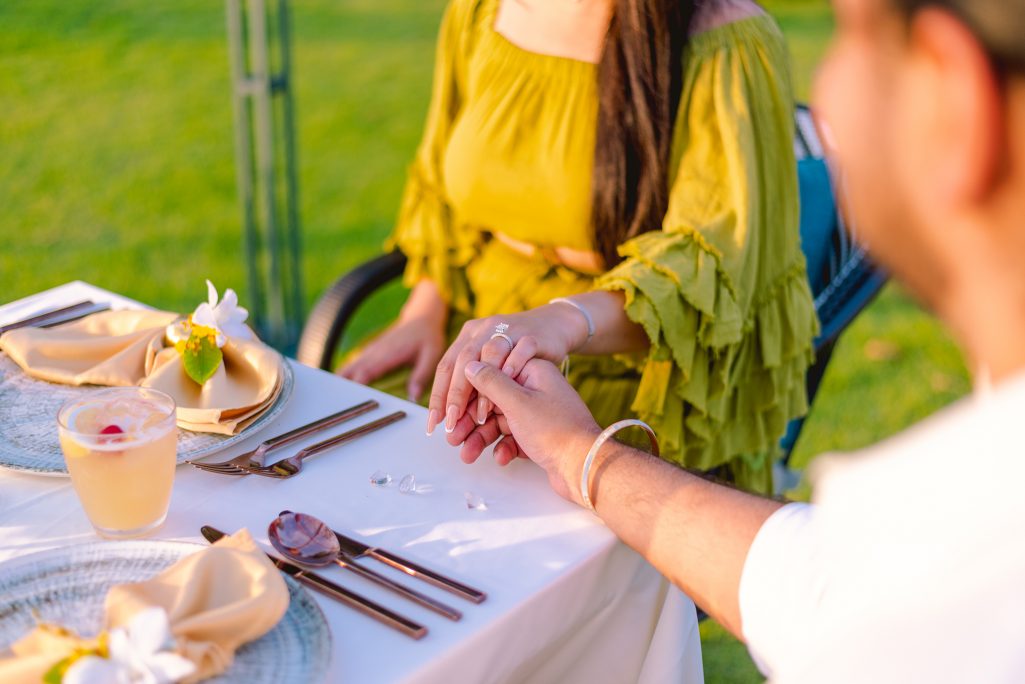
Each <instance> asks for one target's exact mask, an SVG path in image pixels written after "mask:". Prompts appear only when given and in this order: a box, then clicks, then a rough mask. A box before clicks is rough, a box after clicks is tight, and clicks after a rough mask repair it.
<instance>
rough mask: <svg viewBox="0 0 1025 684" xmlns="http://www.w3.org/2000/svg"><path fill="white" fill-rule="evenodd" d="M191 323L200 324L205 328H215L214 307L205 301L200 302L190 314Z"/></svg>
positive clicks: (215, 316)
mask: <svg viewBox="0 0 1025 684" xmlns="http://www.w3.org/2000/svg"><path fill="white" fill-rule="evenodd" d="M192 323H193V325H202V326H204V327H207V328H214V329H216V328H217V315H216V314H215V313H214V309H213V307H212V306H210V305H209V304H207V303H205V302H204V303H203V304H200V305H199V306H197V307H196V311H195V312H194V313H193V314H192Z"/></svg>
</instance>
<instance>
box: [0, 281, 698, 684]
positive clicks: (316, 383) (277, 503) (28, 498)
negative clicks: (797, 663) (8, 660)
mask: <svg viewBox="0 0 1025 684" xmlns="http://www.w3.org/2000/svg"><path fill="white" fill-rule="evenodd" d="M85 299H89V300H92V301H94V302H101V303H107V304H109V305H110V306H111V308H113V309H115V310H117V309H129V308H139V307H143V306H145V305H144V304H142V303H140V302H138V301H134V300H132V299H129V298H128V297H125V296H121V295H119V294H116V293H113V292H110V291H108V290H104V289H101V288H98V287H95V286H93V285H90V284H88V283H84V282H81V281H74V282H70V283H66V284H64V285H60V286H58V287H55V288H53V289H50V290H47V291H45V292H40V293H38V294H34V295H31V296H28V297H25V298H23V299H19V300H17V301H14V302H10V303H8V304H6V305H3V306H0V326H2V325H4V324H5V323H9V322H12V321H15V320H21V319H24V318H26V317H28V316H30V315H32V314H34V313H38V312H40V311H45V310H47V309H53V308H56V307H59V306H66V305H68V304H71V303H73V302H77V301H81V300H85ZM287 363H288V364H290V366H291V369H292V371H293V377H294V389H293V391H292V393H291V396H290V397H289V398H288V400H287V403H286V404H285V406H284V408H283V410H281V411H280V413H279V414H278V415H277V416H276V417H275V418H274V419H273V421H271V422H270V424H269V425H265V426H263V427H261V429H260V430H259V431H257V432H255V433H254V434H252V435H250V436H248V437H246V438H245V439H243V440H241V441H238V442H236V443H234V444H231V445H230V446H228V447H226V448H225V449H224V450H223V451H220V452H217V453H214V454H211V455H209V456H207V457H205V459H204V460H207V461H211V462H216V461H221V460H225V459H228V458H231V457H234V456H236V455H239V454H242V453H244V452H246V451H249V450H251V449H253V448H254V447H255V446H256V445H257V444H259V443H260V442H261V441H263V440H264V439H266V438H268V437H271V436H274V435H275V434H279V433H282V432H285V431H287V430H290V429H292V428H295V427H298V426H301V425H304V424H306V423H309V422H310V421H312V420H314V419H316V418H319V417H322V416H326V415H328V414H331V413H334V412H336V411H339V410H341V409H343V408H345V407H348V406H352V405H354V404H357V403H359V402H362V401H366V400H368V399H374V400H376V401H377V402H379V404H380V408H379V409H378V410H377V411H375V412H374V413H370V414H367V415H366V416H364V418H365V419H367V420H369V419H371V418H374V417H379V416H383V415H385V414H386V413H391V412H394V411H399V410H401V411H405V412H406V413H407V414H408V415H407V417H406V418H405V419H403V420H400V421H398V422H397V423H395V424H393V425H390V426H388V427H387V428H383V429H380V430H377V431H375V432H373V433H371V434H368V435H366V436H363V437H361V438H360V439H358V440H355V441H352V442H350V443H347V444H344V445H341V446H339V447H337V448H335V449H332V450H330V451H327V452H325V453H322V454H319V455H317V456H314V457H311V458H310V459H309V460H308V461H307V462H306V463H305V465H304V468H303V470H302V472H301V473H300V474H299V475H297V476H296V477H292V478H289V479H281V480H278V479H271V478H265V477H257V476H245V477H237V476H228V475H222V474H216V473H210V472H204V471H201V470H199V469H197V468H194V467H192V466H190V465H188V464H182V465H179V466H178V468H177V470H176V473H175V479H174V486H173V493H172V498H171V504H170V509H169V512H168V515H167V519H166V521H165V522H164V524H163V525H162V526H161V527H160V528H159V529H157V530H156V531H154V532H152V533H151V534H150V535H149V538H150V539H155V540H173V541H185V542H194V543H205V542H204V539H203V536H202V535H201V534H200V528H201V527H202V526H204V525H211V526H214V527H216V528H218V529H221V530H225V531H227V532H234V531H236V530H240V529H242V528H246V529H248V530H249V531H250V533H251V534H252V536H253V538H254V539H255V540H256V541H257V543H258V544H259V545H261V546H262V547H263V548H264V549H265V550H267V551H269V552H273V549H272V547H271V545H270V543H269V541H268V525H269V524H270V522H271V521H272V520H273V519H274V518H275V517H276V516H278V514H279V512H281V511H282V510H286V509H287V510H292V511H297V512H303V513H307V514H312V515H314V516H316V517H317V518H320V519H321V520H323V521H325V522H327V523H328V524H330V525H331V526H332V527H334V528H336V529H339V530H345V531H347V533H348V534H351V535H352V536H355V537H357V538H359V539H362V540H364V541H367V542H369V543H370V544H371V545H373V546H376V547H380V548H384V549H388V550H389V551H392V552H394V553H396V554H400V555H402V556H404V557H406V558H408V559H410V560H413V561H414V562H416V563H419V564H422V565H424V566H426V567H428V568H431V569H434V570H436V571H438V572H441V573H443V574H445V575H447V576H450V577H452V578H455V579H457V580H458V581H460V582H463V583H465V584H468V585H471V586H473V587H476V588H478V589H480V590H482V591H484V592H485V593H486V594H487V598H486V600H484V601H483V602H481V603H479V604H475V603H471V602H469V601H464V600H461V599H460V598H459V597H456V596H453V595H452V594H450V593H446V592H443V591H441V590H440V589H437V588H436V587H433V586H431V585H427V584H424V583H420V582H417V581H416V580H414V579H411V578H410V577H408V576H407V575H405V574H403V573H401V572H399V571H398V570H394V569H392V568H389V567H387V566H385V565H383V564H381V563H376V562H374V561H368V564H373V565H374V569H376V570H378V571H380V572H381V573H382V574H385V575H388V576H389V577H391V578H393V579H396V580H401V581H403V582H404V583H407V584H409V583H411V582H412V583H415V584H417V585H418V586H417V588H418V589H419V590H421V591H422V592H423V593H425V594H428V595H430V596H432V597H434V598H437V599H439V600H444V601H445V602H447V603H449V604H450V605H453V606H456V607H458V608H459V609H460V611H461V612H462V614H463V616H462V619H460V620H458V621H453V620H447V619H444V618H443V617H440V616H439V615H437V614H436V613H433V612H430V611H428V610H426V609H425V608H422V607H421V606H419V605H416V604H414V603H412V602H409V601H406V600H404V599H403V598H402V597H400V596H397V595H395V594H394V593H391V592H388V591H386V590H385V589H384V588H382V587H379V586H377V585H376V584H372V583H370V582H368V581H366V580H364V579H363V578H361V577H359V576H356V575H354V574H352V573H345V572H343V571H342V570H341V569H340V568H338V567H331V568H319V569H318V570H317V572H319V573H321V574H322V575H324V576H325V577H328V578H330V579H332V580H333V581H335V582H337V583H338V584H341V585H343V586H345V587H346V588H348V589H350V590H352V591H354V592H358V593H360V594H362V595H364V596H366V597H368V598H370V599H372V600H373V601H377V602H379V603H381V604H383V605H385V606H387V607H389V608H391V609H392V610H395V611H396V612H399V613H402V614H403V615H406V616H408V617H410V618H413V619H415V620H416V621H417V622H420V623H422V624H423V625H425V626H427V627H428V633H427V635H426V636H425V637H424V638H422V639H420V640H413V639H410V638H409V637H408V636H406V635H404V634H401V633H399V632H397V631H395V630H393V629H390V628H389V627H387V626H385V625H383V624H381V623H379V622H376V621H374V620H372V619H370V618H368V617H367V616H366V615H363V614H361V613H359V612H357V611H355V610H353V609H352V608H350V607H349V606H347V605H343V604H342V603H339V602H337V601H334V600H332V599H331V598H329V597H327V596H324V595H321V594H317V593H314V594H313V597H314V599H315V601H316V603H317V605H319V607H320V609H321V610H322V611H323V614H324V616H325V618H326V621H327V624H328V626H329V629H330V633H331V659H330V665H329V666H328V670H327V678H326V681H329V682H360V683H369V682H428V683H429V682H439V683H440V682H446V683H449V682H562V683H572V682H589V683H596V682H597V683H604V682H652V683H655V682H658V683H664V682H683V683H686V684H692V683H698V682H701V681H703V671H702V664H701V644H700V638H699V631H698V620H697V615H696V610H695V606H694V603H693V602H692V601H691V600H690V599H689V598H688V597H687V596H686V595H685V594H684V593H683V592H681V591H680V590H679V589H678V588H676V587H675V586H673V585H672V584H671V583H670V582H668V581H667V580H666V579H665V577H663V576H662V575H661V574H660V573H659V572H658V571H657V570H656V569H655V568H654V567H653V566H652V565H651V564H649V563H648V562H647V561H646V560H645V559H644V558H643V557H642V556H641V555H640V554H638V553H637V552H636V551H634V550H633V549H630V548H629V547H627V546H626V545H624V544H623V543H622V542H620V541H619V540H618V539H617V538H616V536H615V535H614V534H613V533H612V532H611V531H610V530H609V529H607V528H606V527H605V526H604V525H603V523H602V522H601V520H600V519H599V518H598V517H596V516H595V515H594V514H592V513H590V512H588V511H586V510H583V509H582V508H580V507H578V506H576V505H574V504H572V503H570V502H568V501H565V500H564V499H562V498H560V497H559V496H558V495H556V494H555V493H554V492H553V491H552V490H551V488H550V487H549V484H548V481H547V477H546V475H545V473H544V472H543V471H542V470H541V469H540V468H538V467H537V466H535V465H534V464H533V463H531V462H530V461H528V460H525V459H518V460H516V461H514V462H513V463H511V464H509V465H508V466H506V467H500V466H498V465H497V464H496V463H495V461H494V460H493V459H492V458H491V456H490V451H489V452H486V453H485V454H484V455H483V456H482V457H481V458H480V459H479V460H478V461H477V462H476V463H474V464H472V465H467V464H464V463H463V462H462V461H461V460H460V459H459V455H458V449H457V448H456V447H453V446H451V445H449V444H448V443H447V442H446V440H445V433H444V431H443V430H437V431H435V433H434V434H433V436H427V435H426V432H425V426H426V422H427V417H426V411H425V409H423V408H422V407H421V406H419V405H417V404H414V403H411V402H409V401H406V400H403V399H400V398H397V397H394V396H390V395H388V394H385V393H382V392H379V391H377V390H375V389H372V388H369V387H366V386H363V385H359V384H356V383H354V382H350V381H348V380H345V379H343V378H341V377H339V376H337V375H334V374H332V373H329V372H326V371H323V370H320V369H316V368H311V367H308V366H304V365H302V364H300V363H298V362H297V361H294V360H292V359H288V360H287ZM0 382H2V380H0ZM53 423H54V430H56V429H57V426H56V417H54V421H53ZM11 427H12V426H9V425H3V424H0V440H4V439H6V438H5V436H4V433H5V431H7V430H8V429H10V428H11ZM343 427H344V426H343ZM322 437H323V435H312V436H310V437H308V438H306V441H305V442H300V443H298V444H297V445H296V450H298V448H300V447H302V446H303V444H308V443H311V442H313V441H316V440H318V439H320V438H322ZM291 453H294V451H293V452H291ZM271 460H273V459H271ZM374 474H377V476H378V481H377V483H376V484H375V483H373V482H371V479H372V478H371V476H372V475H374ZM385 475H387V476H388V478H390V480H391V482H390V483H388V484H386V486H381V485H382V480H385V479H386V478H385V477H384V476H385ZM409 475H412V476H413V478H412V480H407V483H408V482H411V481H415V487H413V488H412V490H411V491H403V490H409V487H404V488H400V487H398V486H397V485H398V483H399V482H400V481H401V480H402V479H403V478H406V477H407V476H409ZM96 541H99V537H98V536H97V534H96V532H94V530H93V528H92V527H91V526H90V524H89V521H88V519H87V518H86V516H85V514H84V512H83V510H82V508H81V505H80V504H79V501H78V499H77V498H76V495H75V492H74V490H73V488H72V485H71V481H70V480H69V479H68V478H67V477H59V476H41V475H38V474H33V473H24V472H19V471H17V470H13V469H9V468H0V577H2V576H3V572H4V562H5V561H9V560H11V559H14V558H17V557H20V556H24V555H26V554H31V553H34V552H38V551H43V550H48V549H55V548H58V547H66V546H70V545H74V544H81V543H86V542H96ZM109 543H118V542H109ZM694 562H702V561H701V559H695V561H694ZM2 601H3V599H2V597H0V603H2ZM2 619H3V617H2V616H0V621H2Z"/></svg>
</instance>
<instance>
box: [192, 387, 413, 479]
mask: <svg viewBox="0 0 1025 684" xmlns="http://www.w3.org/2000/svg"><path fill="white" fill-rule="evenodd" d="M378 406H379V404H378V403H377V402H376V401H374V400H373V399H371V400H370V401H364V402H363V403H361V404H356V405H355V406H350V407H349V408H347V409H343V410H341V411H339V412H338V413H332V414H331V415H330V416H325V417H324V418H320V419H318V420H315V421H313V422H311V423H307V424H306V425H301V426H299V427H297V428H295V429H294V430H290V431H288V432H286V433H284V434H281V435H278V436H277V437H272V438H271V439H268V440H266V441H264V442H263V443H262V444H260V445H259V446H258V447H256V448H255V449H253V450H252V451H248V452H246V453H244V454H241V455H240V456H236V457H235V458H232V459H229V460H227V461H222V462H220V463H203V462H201V461H186V463H189V464H191V465H193V466H195V467H196V468H199V469H200V470H203V471H206V472H208V473H219V474H221V475H236V476H240V475H262V476H263V477H271V478H275V479H278V480H287V479H288V478H290V477H294V476H296V475H298V474H299V473H300V472H302V468H303V461H304V459H306V458H308V457H310V456H313V455H315V454H319V453H321V452H323V451H327V450H329V449H333V448H335V447H336V446H340V445H342V444H345V443H346V442H351V441H352V440H354V439H358V438H359V437H362V436H363V435H367V434H370V433H371V432H374V431H375V430H380V429H381V428H383V427H386V426H388V425H391V424H392V423H395V422H397V421H399V420H402V419H403V418H405V417H406V412H405V411H396V412H395V413H389V414H388V415H387V416H384V417H383V418H378V419H377V420H374V421H371V422H369V423H366V424H365V425H361V426H359V427H357V428H354V429H352V430H349V431H347V432H343V433H341V434H339V435H335V436H334V437H329V438H328V439H325V440H322V441H320V442H317V443H316V444H311V445H309V446H307V447H304V448H303V449H301V450H300V451H299V452H297V453H295V454H293V455H292V456H289V457H288V458H284V459H281V460H280V461H277V462H275V463H272V464H270V465H267V466H265V465H264V458H265V457H266V456H267V454H269V453H271V452H273V451H276V450H278V449H281V448H283V447H286V446H288V445H289V444H292V443H294V442H297V441H298V440H300V439H302V438H303V437H307V436H309V435H312V434H314V433H316V432H319V431H321V430H326V429H327V428H329V427H333V426H335V425H338V424H339V423H344V422H345V421H347V420H351V419H353V418H356V417H358V416H361V415H363V414H364V413H368V412H370V411H373V410H374V409H376V408H378Z"/></svg>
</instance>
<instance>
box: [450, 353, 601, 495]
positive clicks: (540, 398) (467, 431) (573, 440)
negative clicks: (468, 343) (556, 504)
mask: <svg viewBox="0 0 1025 684" xmlns="http://www.w3.org/2000/svg"><path fill="white" fill-rule="evenodd" d="M464 377H465V379H466V380H467V381H468V382H469V383H470V384H471V386H472V387H473V388H475V389H476V390H477V392H478V393H479V394H480V395H486V396H488V397H490V399H491V400H492V401H494V403H495V414H494V415H492V416H490V417H488V419H487V420H486V421H485V423H484V424H483V425H479V424H477V422H476V421H474V420H473V419H472V418H471V416H470V415H469V414H466V415H463V416H462V417H461V418H460V419H459V420H458V421H457V423H456V425H455V427H454V429H453V431H452V433H451V434H450V435H449V441H450V442H452V443H462V445H463V446H462V450H461V452H460V457H461V458H462V460H463V461H464V462H466V463H473V462H474V461H476V460H477V458H478V457H479V456H480V454H481V452H482V451H484V449H485V448H486V447H487V446H488V445H489V444H492V443H494V442H496V441H497V442H498V443H497V444H496V445H495V452H494V453H495V459H496V460H497V461H498V463H499V464H500V465H506V464H507V463H509V462H510V461H511V460H513V459H514V458H516V457H525V458H529V459H530V460H532V461H534V462H535V463H537V464H538V465H539V466H541V467H542V468H544V470H545V472H546V473H548V480H549V482H550V483H551V485H552V489H554V490H555V492H556V493H557V494H559V496H562V497H563V498H565V499H568V500H570V501H573V502H576V503H578V504H579V503H581V501H580V492H579V488H578V487H576V485H575V484H574V483H575V482H577V481H578V480H579V477H580V469H581V467H582V464H583V461H584V457H585V456H586V454H587V451H588V449H590V447H591V444H593V443H594V440H595V438H596V437H597V436H598V435H599V434H600V433H601V428H600V427H598V424H597V423H596V422H595V421H594V418H593V417H592V416H591V412H590V411H589V410H588V409H587V406H586V405H585V404H584V402H583V400H582V399H581V398H580V397H579V395H577V393H576V391H575V390H574V389H573V388H572V387H571V386H570V384H569V383H568V382H566V379H565V378H564V377H562V374H561V373H560V372H559V369H558V368H556V367H555V366H554V365H552V364H551V363H549V362H547V361H541V360H538V359H534V360H531V361H528V362H527V363H526V364H525V365H524V367H523V370H522V371H521V372H520V373H519V376H518V378H517V380H513V379H512V378H510V377H508V376H507V375H506V374H504V373H503V372H502V371H500V370H499V369H498V368H496V367H495V366H491V365H488V364H486V363H481V362H480V361H472V362H470V363H468V364H467V365H466V368H465V373H464Z"/></svg>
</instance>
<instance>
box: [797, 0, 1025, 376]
mask: <svg viewBox="0 0 1025 684" xmlns="http://www.w3.org/2000/svg"><path fill="white" fill-rule="evenodd" d="M834 7H835V9H836V18H837V35H836V38H835V40H834V44H833V46H832V48H831V51H830V54H829V56H828V57H827V58H826V60H825V62H824V63H823V66H822V68H821V70H820V73H819V77H818V79H817V83H816V105H817V108H818V111H819V113H820V114H821V115H822V117H823V119H824V121H825V122H826V124H827V126H828V129H829V132H830V134H831V141H830V142H831V143H832V144H833V145H835V148H836V149H835V154H836V156H837V161H838V162H839V165H840V167H841V169H842V170H843V174H844V191H845V196H846V200H847V202H848V208H849V210H850V212H851V214H852V216H853V219H854V222H855V223H856V224H857V227H858V231H859V234H860V235H861V236H862V237H864V239H865V240H866V242H867V243H868V246H869V248H870V250H872V252H873V253H874V254H875V255H876V257H877V258H878V259H879V260H880V261H881V262H882V263H883V264H884V265H886V266H887V267H889V268H890V269H892V271H893V272H894V273H895V274H896V275H897V276H899V277H900V278H901V279H902V280H903V281H904V282H906V283H907V284H908V285H909V286H910V287H911V288H912V289H913V290H914V291H915V292H916V293H917V294H918V295H919V296H921V297H922V298H923V299H924V300H925V301H926V302H927V303H928V304H930V305H931V306H933V307H934V308H935V309H936V310H937V311H938V312H939V313H940V314H941V315H942V316H943V317H944V318H946V319H947V322H948V323H949V324H950V325H951V326H952V327H953V329H954V331H955V333H956V334H957V335H958V336H959V337H960V338H961V341H962V343H963V344H965V346H966V347H967V348H968V351H969V353H970V354H971V355H973V356H977V357H978V356H982V355H985V352H984V351H983V350H981V349H979V346H980V344H979V339H976V338H979V337H980V336H983V335H989V334H990V330H989V328H990V327H991V326H993V325H995V323H996V319H998V318H1001V317H1004V316H1006V314H1007V312H1008V311H1017V312H1020V316H1021V318H1022V320H1021V323H1020V325H1021V326H1022V328H1021V329H1020V330H1018V332H1023V333H1025V0H931V1H930V0H834ZM986 316H988V318H987V319H986V320H988V321H989V322H988V323H986V322H983V323H980V322H979V319H980V317H986ZM975 361H976V362H979V363H986V364H987V365H992V363H990V362H988V361H987V360H985V359H978V358H977V359H975Z"/></svg>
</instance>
